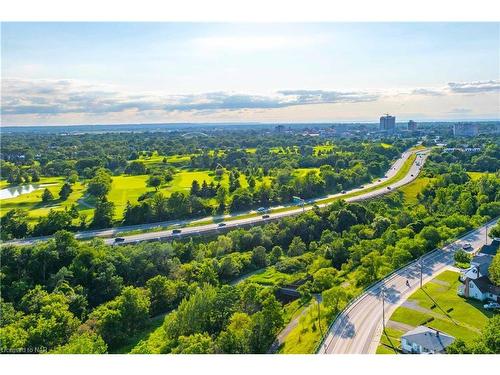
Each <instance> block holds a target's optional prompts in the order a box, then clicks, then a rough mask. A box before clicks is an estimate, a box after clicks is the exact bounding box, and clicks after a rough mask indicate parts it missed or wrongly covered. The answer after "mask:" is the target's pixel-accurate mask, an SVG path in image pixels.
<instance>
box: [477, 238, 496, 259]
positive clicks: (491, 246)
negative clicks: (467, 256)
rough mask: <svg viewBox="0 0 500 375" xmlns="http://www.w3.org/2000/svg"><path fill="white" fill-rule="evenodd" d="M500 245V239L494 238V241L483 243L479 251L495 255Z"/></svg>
mask: <svg viewBox="0 0 500 375" xmlns="http://www.w3.org/2000/svg"><path fill="white" fill-rule="evenodd" d="M499 246H500V241H499V240H497V239H494V240H493V241H491V243H490V244H489V245H483V247H482V248H481V250H480V251H479V253H480V254H488V255H492V256H495V255H496V254H497V252H498V247H499Z"/></svg>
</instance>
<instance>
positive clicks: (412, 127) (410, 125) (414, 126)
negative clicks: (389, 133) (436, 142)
mask: <svg viewBox="0 0 500 375" xmlns="http://www.w3.org/2000/svg"><path fill="white" fill-rule="evenodd" d="M407 129H408V130H409V131H415V130H417V123H416V122H415V121H413V120H410V121H408V127H407Z"/></svg>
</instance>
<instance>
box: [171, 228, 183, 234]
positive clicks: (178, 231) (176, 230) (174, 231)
mask: <svg viewBox="0 0 500 375" xmlns="http://www.w3.org/2000/svg"><path fill="white" fill-rule="evenodd" d="M181 232H182V230H180V229H174V230H173V231H172V234H179V233H181Z"/></svg>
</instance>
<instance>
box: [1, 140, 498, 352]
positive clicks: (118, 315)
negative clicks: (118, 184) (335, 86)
mask: <svg viewBox="0 0 500 375" xmlns="http://www.w3.org/2000/svg"><path fill="white" fill-rule="evenodd" d="M475 142H484V140H476V141H475ZM487 157H491V158H493V159H496V161H497V162H498V159H499V155H498V145H496V144H493V143H490V144H489V145H486V146H485V144H484V143H483V144H482V151H481V153H479V154H474V155H469V154H468V153H465V152H459V151H454V152H444V151H443V150H439V149H436V150H434V151H433V152H432V153H431V156H430V157H429V160H428V162H427V163H426V165H425V167H424V171H423V176H422V177H424V178H427V179H429V181H430V182H429V183H428V184H427V185H425V186H424V187H423V188H422V189H421V191H419V192H418V194H417V197H416V201H415V202H413V201H412V202H410V201H408V200H406V199H405V198H404V195H403V193H401V192H394V193H392V194H390V195H388V196H386V197H383V198H378V199H375V200H371V201H366V202H363V203H346V202H344V201H337V202H334V203H333V204H332V205H330V206H329V207H326V208H322V209H319V208H315V209H313V210H311V211H309V212H306V213H303V214H301V215H299V216H295V217H289V218H285V219H282V220H280V221H278V222H273V223H268V224H265V225H262V226H255V227H253V228H251V229H249V230H244V229H237V230H232V231H230V232H228V233H226V234H224V235H219V236H216V237H205V238H198V239H197V240H193V239H189V240H185V241H173V242H154V243H139V244H135V245H127V246H115V247H113V246H107V245H105V244H104V243H103V242H102V241H100V240H97V239H96V240H92V241H90V242H78V241H76V240H75V239H74V237H73V235H72V234H71V233H70V232H67V231H58V232H57V233H56V235H55V236H54V238H53V239H51V240H49V241H47V242H44V243H40V244H36V245H32V246H22V247H21V246H12V245H4V246H3V247H2V265H1V277H2V279H1V293H2V301H1V310H2V317H1V322H0V323H1V328H0V341H1V346H2V348H1V349H2V350H3V351H9V350H12V351H15V350H16V348H22V347H44V348H46V349H47V350H48V351H49V352H53V353H105V352H115V351H118V350H120V349H121V348H122V347H123V346H124V345H128V344H129V338H130V337H133V336H134V335H136V334H138V333H140V332H141V331H143V330H144V328H145V327H147V326H148V324H149V322H150V321H151V320H152V319H156V318H158V317H159V318H160V319H161V320H163V324H161V325H160V326H159V327H158V328H157V329H155V330H154V331H152V333H151V334H150V335H148V336H147V337H146V338H144V339H143V340H139V341H138V342H136V343H133V345H132V348H131V349H130V351H131V352H133V353H265V352H267V351H268V349H269V347H270V345H271V344H272V343H273V341H274V339H275V336H276V334H277V333H278V332H279V330H280V329H281V328H282V327H283V326H284V324H286V323H287V320H289V319H290V314H289V311H288V307H289V304H288V303H286V302H284V303H282V302H280V300H279V298H278V294H277V290H278V289H279V287H280V286H281V285H282V284H286V283H289V282H292V281H298V280H302V281H305V282H304V283H303V284H302V285H301V286H300V287H299V289H298V290H299V292H300V295H301V297H300V301H301V302H302V303H307V301H309V300H310V299H311V298H312V296H313V295H315V294H322V295H323V302H322V304H321V305H322V306H321V309H322V311H323V313H324V318H325V319H326V320H327V321H331V319H333V317H334V316H335V315H336V314H337V313H338V312H339V311H340V310H341V309H342V308H343V306H345V304H346V303H347V302H348V300H349V299H350V298H352V297H353V296H355V295H357V294H358V293H360V292H361V290H362V289H363V288H364V287H366V286H367V285H369V284H371V283H372V282H374V281H376V280H378V279H380V278H381V277H383V276H384V275H386V274H388V273H390V272H391V271H392V270H394V269H397V268H398V267H400V266H402V265H404V264H405V263H407V262H408V261H410V260H412V259H415V258H417V257H419V256H421V255H422V254H424V253H426V252H428V251H430V250H432V249H434V248H435V247H436V246H439V245H440V244H442V243H443V242H445V241H447V240H449V239H451V238H454V237H456V236H459V235H460V234H462V233H464V232H466V231H468V230H470V229H472V228H474V227H477V226H479V225H481V224H484V223H485V222H487V221H488V220H490V219H491V218H494V217H497V216H498V215H499V214H500V174H499V173H498V171H497V172H496V173H489V174H488V173H482V174H480V175H479V176H478V177H477V178H471V176H470V175H469V174H468V173H467V172H468V171H470V170H471V169H472V170H474V171H478V168H479V166H480V164H481V163H480V162H478V159H481V158H487ZM486 164H487V165H486V166H487V167H488V168H489V166H490V164H489V162H488V163H486ZM488 168H485V169H486V171H487V170H488ZM485 169H482V171H485ZM479 171H481V169H479ZM101 177H102V178H107V177H105V176H101ZM94 178H95V177H94ZM450 202H454V204H450ZM11 230H16V227H15V226H14V227H13V228H12V229H11ZM499 230H500V229H498V228H496V229H494V233H496V232H498V231H499ZM495 264H497V265H498V264H500V262H496V263H495ZM259 269H266V270H270V271H272V272H273V273H274V274H275V275H279V276H280V277H281V279H280V278H278V279H279V280H282V281H278V282H276V283H261V282H256V281H252V278H249V279H248V280H241V279H239V278H240V277H241V276H244V275H247V274H250V273H251V272H252V271H255V270H259ZM497 272H498V271H497ZM163 316H164V318H163ZM495 322H496V321H492V323H491V326H492V327H496V326H498V323H495ZM495 324H496V325H495ZM317 329H318V327H317V326H314V327H313V330H317ZM497 333H498V332H497ZM490 334H491V333H490V331H487V332H486V333H485V335H490ZM316 338H317V340H318V341H319V338H320V333H319V332H318V333H317V337H316ZM496 340H497V341H496V344H495V343H493V344H491V340H489V341H488V340H487V339H485V340H484V342H486V344H484V345H482V346H481V345H479V344H478V345H476V346H475V347H474V349H470V348H469V347H467V346H466V345H465V344H461V343H460V345H458V344H457V346H456V349H454V350H456V351H462V352H466V351H468V350H469V351H475V352H495V351H496V352H498V338H497V339H496ZM492 345H493V346H492ZM494 345H497V346H496V347H495V346H494ZM478 348H479V349H478Z"/></svg>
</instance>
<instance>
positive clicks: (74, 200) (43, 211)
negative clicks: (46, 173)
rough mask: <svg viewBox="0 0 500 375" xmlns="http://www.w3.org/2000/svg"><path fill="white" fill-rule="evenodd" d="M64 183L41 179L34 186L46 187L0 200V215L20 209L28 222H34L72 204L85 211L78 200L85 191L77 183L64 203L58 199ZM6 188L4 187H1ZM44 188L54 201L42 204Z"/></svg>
mask: <svg viewBox="0 0 500 375" xmlns="http://www.w3.org/2000/svg"><path fill="white" fill-rule="evenodd" d="M63 183H64V179H63V178H62V177H42V178H40V181H39V182H37V183H36V184H40V185H47V186H46V187H43V188H41V189H38V190H35V191H32V192H31V193H27V194H23V195H19V196H17V197H15V198H9V199H2V200H1V201H0V215H2V216H3V215H5V213H6V212H7V211H9V210H12V209H15V208H20V209H23V210H27V211H28V219H29V221H30V222H35V221H36V220H38V218H39V217H41V216H46V215H47V214H48V213H49V211H50V210H51V209H54V210H64V209H65V208H69V207H71V206H72V205H73V204H77V205H78V207H79V209H82V210H85V209H86V207H84V206H81V205H79V203H78V199H80V198H81V197H82V195H83V192H84V190H85V188H84V186H83V185H82V184H81V183H80V182H77V183H75V184H73V186H72V188H73V192H72V193H71V195H70V196H69V197H68V199H67V200H66V201H61V200H60V199H59V191H60V190H61V187H62V185H63ZM2 187H3V188H5V187H7V186H6V185H3V186H2ZM45 188H47V189H49V190H50V192H51V193H52V195H53V196H54V200H52V201H50V202H47V203H44V202H42V194H43V191H44V190H45Z"/></svg>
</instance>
